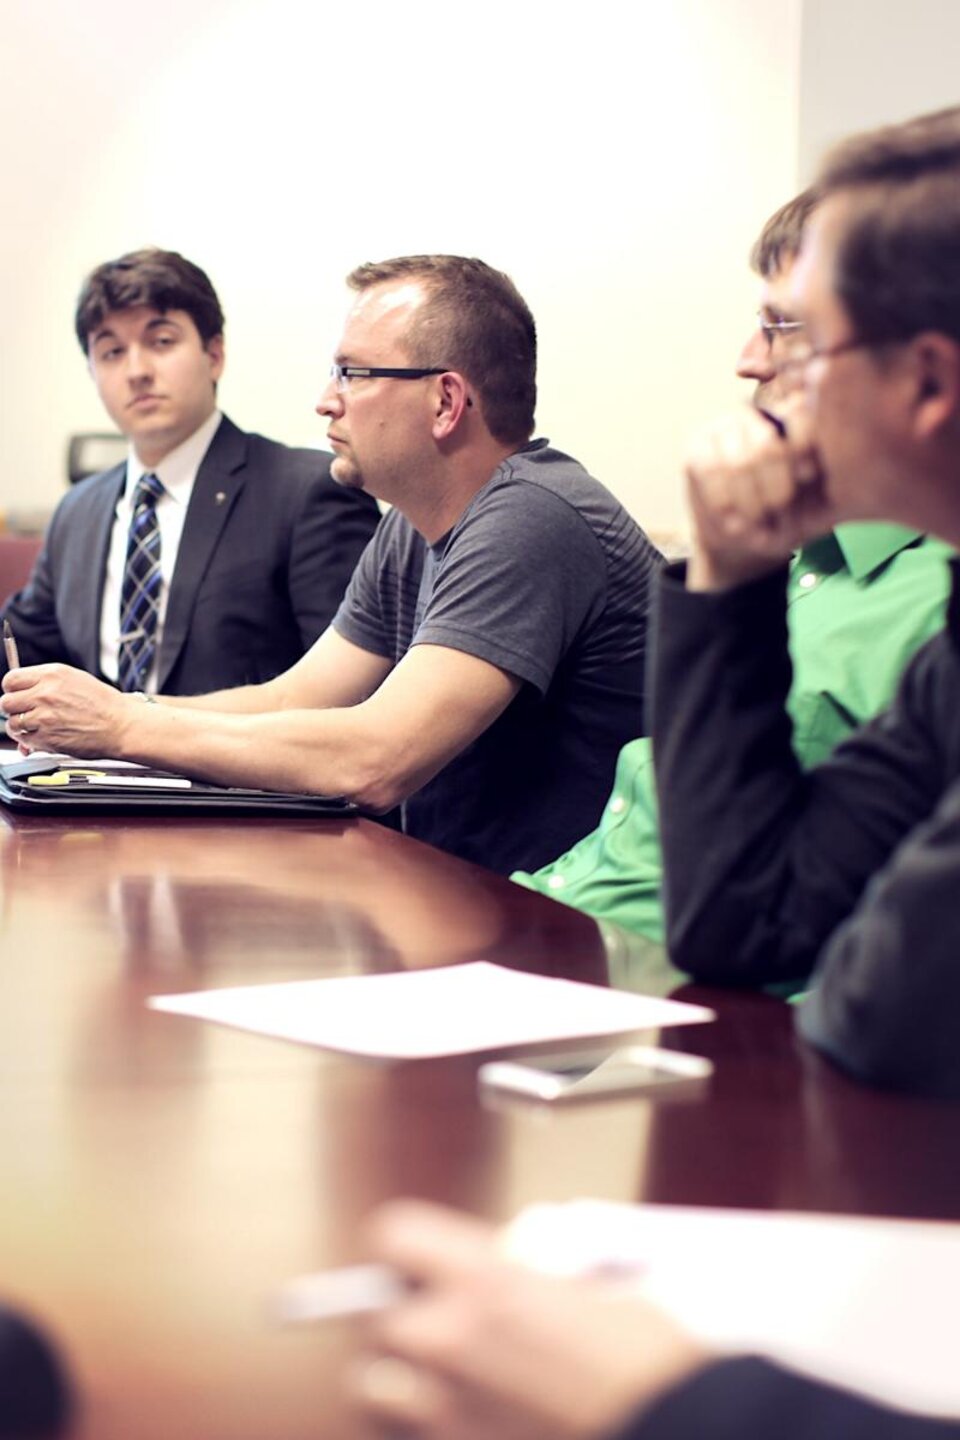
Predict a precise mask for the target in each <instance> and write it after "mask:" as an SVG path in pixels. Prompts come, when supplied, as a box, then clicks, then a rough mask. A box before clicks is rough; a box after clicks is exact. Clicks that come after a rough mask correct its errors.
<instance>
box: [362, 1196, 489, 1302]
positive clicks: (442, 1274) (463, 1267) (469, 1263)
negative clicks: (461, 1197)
mask: <svg viewBox="0 0 960 1440" xmlns="http://www.w3.org/2000/svg"><path fill="white" fill-rule="evenodd" d="M367 1233H368V1240H369V1245H370V1247H371V1253H372V1254H373V1256H374V1257H375V1258H376V1259H378V1260H380V1261H382V1262H383V1263H384V1264H386V1265H391V1266H393V1268H394V1269H395V1270H399V1271H400V1273H401V1274H402V1275H404V1276H405V1277H406V1278H407V1279H409V1280H412V1281H413V1282H414V1283H415V1284H420V1285H425V1284H437V1283H443V1282H444V1281H449V1280H453V1279H456V1278H458V1277H459V1276H461V1275H463V1274H464V1273H465V1272H472V1271H478V1270H482V1269H483V1267H484V1266H485V1265H487V1264H489V1263H490V1261H491V1259H492V1258H493V1257H494V1255H495V1253H496V1242H495V1239H494V1231H493V1229H492V1227H491V1226H489V1225H487V1224H484V1222H483V1221H480V1220H475V1219H473V1218H472V1217H471V1216H468V1215H461V1214H458V1213H457V1212H455V1211H453V1210H447V1209H445V1208H444V1207H443V1206H441V1205H430V1204H427V1203H426V1202H423V1201H416V1200H397V1201H393V1202H392V1203H390V1204H388V1205H384V1206H382V1207H381V1208H380V1210H379V1211H377V1213H376V1215H375V1216H374V1217H373V1218H372V1220H371V1221H370V1224H369V1226H368V1232H367Z"/></svg>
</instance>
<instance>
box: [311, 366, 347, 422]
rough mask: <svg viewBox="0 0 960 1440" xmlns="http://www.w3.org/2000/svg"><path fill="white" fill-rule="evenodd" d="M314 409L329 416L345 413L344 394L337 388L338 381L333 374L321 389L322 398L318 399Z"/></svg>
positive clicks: (319, 413)
mask: <svg viewBox="0 0 960 1440" xmlns="http://www.w3.org/2000/svg"><path fill="white" fill-rule="evenodd" d="M314 409H315V410H316V412H317V414H318V415H323V416H325V417H327V418H329V417H330V416H333V415H342V414H343V396H342V395H341V394H340V391H339V390H338V389H337V382H336V381H335V380H334V378H333V376H332V375H331V376H330V379H329V380H328V381H327V383H326V385H325V386H324V387H323V389H322V390H321V392H320V399H319V400H318V401H317V403H316V405H315V406H314Z"/></svg>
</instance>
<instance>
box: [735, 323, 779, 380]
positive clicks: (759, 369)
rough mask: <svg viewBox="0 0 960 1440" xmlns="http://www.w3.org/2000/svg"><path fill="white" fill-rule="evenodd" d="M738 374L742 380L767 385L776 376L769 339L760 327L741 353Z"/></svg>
mask: <svg viewBox="0 0 960 1440" xmlns="http://www.w3.org/2000/svg"><path fill="white" fill-rule="evenodd" d="M737 374H738V375H739V376H740V379H741V380H757V381H759V382H760V384H761V385H766V384H768V383H769V381H771V380H772V379H773V377H774V375H775V374H776V366H775V365H774V363H773V356H772V354H771V353H770V345H769V342H768V340H767V337H766V336H765V335H764V333H763V331H762V330H761V329H760V327H759V326H758V327H757V329H756V330H755V331H754V332H753V334H752V335H751V336H750V339H749V340H748V341H747V343H746V345H744V347H743V349H742V350H741V351H740V359H739V360H738V361H737Z"/></svg>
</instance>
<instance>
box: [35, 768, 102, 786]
mask: <svg viewBox="0 0 960 1440" xmlns="http://www.w3.org/2000/svg"><path fill="white" fill-rule="evenodd" d="M106 773H107V772H106V771H105V770H54V772H53V774H52V775H28V776H27V784H28V785H69V784H70V782H71V781H72V780H90V779H91V778H96V779H98V780H101V779H104V778H105V777H106Z"/></svg>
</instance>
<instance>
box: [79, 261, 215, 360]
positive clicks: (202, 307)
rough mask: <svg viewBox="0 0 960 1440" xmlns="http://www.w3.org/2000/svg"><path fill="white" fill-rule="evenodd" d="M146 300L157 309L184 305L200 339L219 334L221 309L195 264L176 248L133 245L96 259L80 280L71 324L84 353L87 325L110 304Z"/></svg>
mask: <svg viewBox="0 0 960 1440" xmlns="http://www.w3.org/2000/svg"><path fill="white" fill-rule="evenodd" d="M135 305H149V306H150V307H151V309H153V310H159V311H160V312H161V314H163V313H165V312H166V311H167V310H185V311H186V313H187V314H188V315H189V316H190V318H191V320H192V321H193V323H194V325H196V327H197V331H198V333H199V335H200V339H201V340H202V341H203V343H204V345H206V344H207V343H208V341H210V340H212V339H213V338H214V336H215V335H222V334H223V324H224V320H223V311H222V310H221V308H220V301H219V300H218V299H217V292H216V291H215V290H214V288H213V286H212V285H211V284H210V280H209V278H208V277H207V275H206V274H205V272H204V271H203V270H201V269H200V266H199V265H194V263H193V261H192V260H185V259H184V257H183V256H182V255H178V254H177V252H176V250H157V249H154V248H152V247H151V248H148V249H145V250H132V251H131V252H130V253H129V254H128V255H121V256H120V258H119V259H118V260H107V261H105V262H104V264H103V265H98V266H97V268H96V270H94V271H93V272H92V274H90V275H88V276H87V278H86V280H85V281H84V282H83V288H82V290H81V291H80V297H79V299H78V300H77V311H76V315H75V317H74V326H75V328H76V332H77V339H78V340H79V341H80V348H81V350H82V351H83V353H84V354H85V355H86V354H87V351H88V339H89V336H90V333H91V331H93V330H96V329H97V328H98V327H99V326H100V325H102V324H103V321H104V318H105V317H106V316H107V315H109V314H110V312H111V311H113V310H132V309H133V307H134V306H135Z"/></svg>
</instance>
